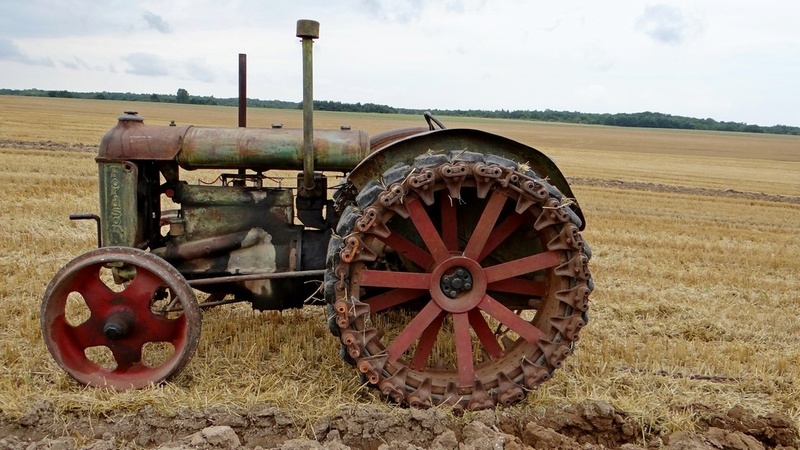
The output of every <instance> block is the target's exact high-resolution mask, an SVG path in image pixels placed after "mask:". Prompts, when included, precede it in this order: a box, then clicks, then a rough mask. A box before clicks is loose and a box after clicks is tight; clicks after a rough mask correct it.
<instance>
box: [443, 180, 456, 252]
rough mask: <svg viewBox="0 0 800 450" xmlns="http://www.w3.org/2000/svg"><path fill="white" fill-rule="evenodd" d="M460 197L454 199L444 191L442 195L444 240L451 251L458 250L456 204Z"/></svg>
mask: <svg viewBox="0 0 800 450" xmlns="http://www.w3.org/2000/svg"><path fill="white" fill-rule="evenodd" d="M457 201H458V199H452V198H450V197H448V196H446V195H444V193H443V194H442V195H441V196H440V202H439V204H440V205H441V210H442V241H444V245H445V247H447V249H448V250H450V251H451V252H453V251H458V216H457V215H456V212H457V210H456V205H455V204H453V202H457Z"/></svg>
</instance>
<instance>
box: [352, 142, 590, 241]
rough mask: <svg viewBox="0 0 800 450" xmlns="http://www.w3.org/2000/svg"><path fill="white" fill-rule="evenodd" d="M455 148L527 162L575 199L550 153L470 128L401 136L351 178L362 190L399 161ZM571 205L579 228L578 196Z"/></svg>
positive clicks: (355, 169)
mask: <svg viewBox="0 0 800 450" xmlns="http://www.w3.org/2000/svg"><path fill="white" fill-rule="evenodd" d="M453 150H466V151H470V152H478V153H483V154H492V155H495V156H500V157H503V158H506V159H509V160H511V161H514V162H516V163H518V164H527V165H528V166H529V167H530V169H531V170H532V171H533V172H534V173H536V175H537V176H539V177H540V178H547V179H548V180H549V182H550V184H551V185H553V186H555V187H556V188H558V190H559V191H561V193H562V194H564V196H565V197H568V198H571V199H575V196H574V194H573V193H572V189H571V188H570V186H569V183H567V180H566V178H564V175H563V174H562V173H561V170H559V168H558V166H556V164H555V163H554V162H553V160H552V159H550V158H549V157H548V156H547V155H545V154H544V153H542V152H540V151H539V150H536V149H535V148H533V147H529V146H527V145H525V144H522V143H520V142H517V141H514V140H512V139H508V138H506V137H502V136H498V135H496V134H492V133H487V132H485V131H480V130H474V129H469V128H447V129H443V130H434V131H428V132H423V133H419V134H414V135H412V136H410V137H405V138H401V139H398V140H396V141H394V142H392V143H390V144H388V145H385V146H383V147H380V148H378V149H377V150H375V151H374V152H373V153H370V154H369V155H368V156H367V157H366V158H364V160H363V161H361V162H360V163H359V164H358V165H357V166H356V167H355V168H354V169H353V171H352V172H350V175H349V177H348V178H349V180H350V182H352V183H353V185H354V186H355V187H356V188H357V189H358V190H359V191H360V190H361V189H362V188H363V187H364V186H365V185H366V184H367V183H368V182H369V181H370V180H375V179H379V178H380V176H381V174H383V173H384V172H385V171H386V170H387V169H389V168H390V167H392V166H394V165H396V164H398V163H402V164H408V163H410V162H411V161H413V160H414V158H415V157H416V156H419V155H422V154H425V153H446V152H450V151H453ZM571 208H572V210H573V212H575V214H577V215H578V217H579V218H580V219H581V226H580V229H581V230H583V229H584V227H585V226H586V220H585V218H584V216H583V212H582V211H581V208H580V205H579V204H578V203H577V199H575V204H574V205H572V206H571Z"/></svg>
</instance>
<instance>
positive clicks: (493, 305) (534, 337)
mask: <svg viewBox="0 0 800 450" xmlns="http://www.w3.org/2000/svg"><path fill="white" fill-rule="evenodd" d="M478 308H480V309H482V310H483V311H485V312H486V313H487V314H489V315H490V316H492V317H494V318H495V319H497V320H498V321H499V322H501V323H502V324H504V325H505V326H507V327H508V328H509V329H510V330H511V331H513V332H515V333H517V334H518V335H520V336H521V337H522V338H523V339H525V340H526V341H528V342H530V343H531V344H533V345H536V343H537V342H539V339H541V338H543V337H544V333H542V331H541V330H540V329H538V328H536V327H535V326H533V325H532V324H531V323H529V322H527V321H526V320H525V319H523V318H522V317H520V316H518V315H516V314H514V312H513V311H511V310H510V309H508V308H506V307H505V306H503V305H502V304H501V303H500V302H498V301H497V300H495V299H493V298H492V297H491V296H489V295H485V296H484V297H483V300H481V302H480V303H479V304H478Z"/></svg>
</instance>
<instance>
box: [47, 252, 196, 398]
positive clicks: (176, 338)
mask: <svg viewBox="0 0 800 450" xmlns="http://www.w3.org/2000/svg"><path fill="white" fill-rule="evenodd" d="M41 326H42V335H43V337H44V341H45V344H46V345H47V349H48V350H49V351H50V353H51V354H52V355H53V358H54V359H55V360H56V362H57V363H58V364H59V365H60V366H61V367H62V368H63V369H64V370H65V371H66V372H67V373H69V375H71V376H72V377H73V378H75V379H76V380H78V381H79V382H80V383H82V384H85V385H91V386H99V387H109V388H113V389H119V390H122V389H128V388H136V389H138V388H143V387H146V386H149V385H151V384H156V383H159V382H161V381H164V380H165V379H167V378H168V377H170V376H173V375H175V374H177V373H178V372H180V371H181V370H182V369H183V368H184V366H185V365H186V364H187V363H188V361H189V360H190V359H191V357H192V355H193V354H194V351H195V349H196V348H197V343H198V341H199V337H200V326H201V316H200V308H199V306H198V305H197V300H196V298H195V295H194V292H193V291H192V289H191V287H189V285H188V284H187V283H186V280H185V279H184V278H183V276H182V275H181V274H180V272H178V271H177V270H176V269H175V268H174V267H172V266H171V265H169V264H168V263H167V262H166V261H164V260H162V259H161V258H159V257H157V256H155V255H152V254H150V253H148V252H145V251H142V250H139V249H135V248H125V247H106V248H99V249H95V250H92V251H89V252H87V253H85V254H83V255H81V256H79V257H77V258H75V259H73V260H72V261H70V262H69V263H67V264H66V265H65V266H64V267H63V268H62V269H61V270H60V271H59V272H58V273H57V274H56V276H55V277H54V278H53V280H52V281H51V282H50V285H49V286H48V287H47V290H46V291H45V294H44V298H43V302H42V307H41Z"/></svg>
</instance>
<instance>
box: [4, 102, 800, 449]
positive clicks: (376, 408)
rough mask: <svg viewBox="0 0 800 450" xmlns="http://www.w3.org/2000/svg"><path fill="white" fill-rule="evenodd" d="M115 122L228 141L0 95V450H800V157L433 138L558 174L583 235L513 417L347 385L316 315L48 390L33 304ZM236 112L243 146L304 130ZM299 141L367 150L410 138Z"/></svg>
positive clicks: (692, 146) (91, 192)
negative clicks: (582, 273) (203, 449)
mask: <svg viewBox="0 0 800 450" xmlns="http://www.w3.org/2000/svg"><path fill="white" fill-rule="evenodd" d="M130 109H133V110H138V111H139V113H140V115H142V116H143V117H144V118H145V122H146V123H148V124H165V125H166V124H167V123H169V121H170V120H176V121H177V122H178V123H179V124H194V125H211V126H235V125H236V110H235V109H233V108H222V107H209V106H191V105H167V104H153V103H122V102H108V101H92V100H71V99H42V98H21V97H2V96H0V190H1V191H2V195H0V221H1V222H0V223H2V225H3V229H2V232H1V233H2V234H1V235H0V236H2V239H0V323H1V324H2V326H0V448H26V445H28V443H30V442H35V443H37V445H40V446H42V447H41V448H44V447H43V446H44V445H51V444H53V443H54V442H59V443H64V445H67V447H66V448H70V447H69V446H72V447H75V448H78V447H81V446H89V445H99V444H98V443H103V444H107V445H110V448H115V447H124V446H127V447H131V448H138V447H145V448H153V447H157V446H159V445H163V444H167V443H170V442H188V441H181V439H183V438H184V437H186V436H189V435H192V433H195V432H197V431H200V430H202V429H204V428H205V427H208V426H211V425H220V426H230V427H231V429H232V430H233V431H234V432H235V433H237V436H236V437H237V440H238V441H239V442H240V444H241V445H242V446H244V447H247V448H254V447H256V446H262V447H264V448H270V447H279V446H281V445H283V446H287V445H298V446H302V445H308V446H307V447H304V448H315V447H314V446H313V445H317V446H320V447H324V448H337V447H335V445H348V446H352V447H355V448H377V447H379V446H380V445H387V446H388V447H387V448H409V445H415V446H419V447H422V448H428V447H435V446H437V445H438V446H439V447H440V448H454V447H453V445H452V444H453V442H452V441H453V439H455V441H460V442H462V443H465V444H466V445H472V446H473V447H474V448H480V446H481V443H482V442H495V443H496V442H500V443H501V444H502V443H505V445H506V448H524V446H531V447H537V448H547V447H561V448H584V447H583V446H584V445H589V446H595V447H597V446H600V445H603V446H605V447H609V448H615V447H620V446H622V445H626V444H627V445H635V446H643V447H647V446H650V447H657V446H673V447H674V448H679V447H677V446H679V445H681V444H682V443H683V444H687V445H688V444H697V445H700V443H706V444H708V443H709V442H711V443H714V442H723V443H726V445H728V448H748V447H746V446H744V447H743V446H742V445H745V444H753V445H763V446H766V447H775V446H778V445H783V446H794V447H798V445H800V443H799V442H798V431H797V430H798V427H799V426H800V385H798V382H797V380H798V378H800V311H798V309H800V294H798V293H799V292H800V259H799V258H798V257H797V254H798V249H800V233H798V230H799V229H800V228H799V227H798V218H800V138H798V137H791V136H769V135H764V136H762V135H750V134H733V133H719V132H688V131H676V130H646V129H621V128H611V127H593V126H578V125H562V124H542V123H532V122H522V121H503V120H484V119H462V118H443V119H444V120H443V121H444V122H445V123H446V124H447V125H448V126H449V127H470V128H479V129H483V130H486V131H490V132H494V133H497V134H501V135H504V136H507V137H510V138H512V139H516V140H518V141H521V142H523V143H525V144H528V145H531V146H533V147H536V148H538V149H539V150H541V151H543V152H544V153H546V154H548V155H549V156H550V157H552V158H553V159H554V160H555V161H556V162H557V164H558V165H559V167H560V168H561V170H562V172H563V173H564V174H565V175H566V176H567V178H568V179H569V180H570V182H571V183H572V186H573V190H574V193H575V195H576V198H577V200H578V201H579V203H580V204H581V207H582V208H583V211H584V213H585V215H586V218H587V223H588V225H587V228H586V231H585V232H584V237H585V238H586V240H587V241H588V242H589V244H590V245H591V246H592V249H593V251H594V256H593V259H592V261H591V269H592V273H593V276H594V279H595V282H596V286H597V287H596V290H595V291H594V293H593V294H592V297H591V300H592V304H591V309H590V315H591V321H590V323H589V325H587V327H586V328H585V329H584V330H583V331H582V333H581V340H580V342H579V345H578V347H577V349H576V351H575V354H574V355H573V356H571V357H570V358H568V360H567V361H566V363H565V365H564V368H562V369H561V370H559V371H557V372H556V375H555V376H554V378H553V379H552V380H551V381H549V382H548V383H546V384H545V385H543V386H542V387H541V388H540V389H538V390H536V391H534V392H531V393H530V394H529V395H528V397H527V399H526V400H525V402H524V403H523V404H522V405H520V406H517V407H513V408H508V409H504V410H498V411H493V412H480V413H466V414H464V415H463V416H454V415H452V414H451V413H450V412H448V411H443V410H434V411H425V412H420V411H410V410H406V409H402V408H398V407H396V406H391V405H387V404H385V403H384V402H383V400H382V399H380V398H379V396H378V395H377V394H376V392H375V391H373V390H370V389H367V388H365V387H363V386H360V383H359V378H358V376H357V374H356V373H355V371H354V370H353V369H352V368H351V367H350V366H347V365H345V364H344V363H342V362H341V361H340V360H339V356H338V343H337V341H336V339H335V338H333V337H332V336H330V335H329V333H328V331H327V328H326V324H325V314H324V312H323V311H322V309H320V308H317V307H309V308H303V309H302V310H297V311H285V312H282V313H281V312H263V313H260V312H254V311H252V310H250V309H249V308H248V307H247V306H244V305H238V306H226V307H221V308H216V309H212V310H209V311H206V312H204V316H203V335H202V338H201V342H200V346H199V348H198V351H197V354H196V355H195V357H194V358H193V359H192V361H191V362H190V364H189V365H188V367H187V368H186V369H185V371H184V372H183V373H182V374H181V375H179V376H178V377H177V378H176V379H174V380H172V381H171V382H170V383H168V384H165V385H163V386H157V387H153V388H149V389H145V390H142V391H133V392H122V393H117V392H109V391H104V390H100V389H85V388H82V387H81V386H79V385H77V384H76V383H75V382H73V381H72V380H71V379H70V378H69V377H68V376H67V375H66V374H65V373H63V372H62V371H61V370H60V369H59V368H58V367H57V365H56V364H55V363H54V362H53V361H52V359H51V358H50V355H49V354H48V353H47V351H46V349H45V346H44V343H43V342H42V338H41V333H40V330H39V317H38V315H39V306H40V302H41V295H42V293H43V292H44V289H45V287H46V286H47V283H48V282H49V281H50V279H51V278H52V276H53V275H54V274H55V273H56V271H57V270H58V269H59V268H60V267H61V266H62V265H63V264H65V263H66V262H67V261H69V260H70V259H71V258H73V257H75V256H77V255H79V254H81V253H83V252H85V251H88V250H90V249H91V248H93V245H94V244H95V235H94V229H93V226H92V225H91V224H90V223H87V222H70V221H69V220H67V216H68V214H70V213H75V212H97V176H96V165H95V163H94V156H95V152H96V146H97V144H98V143H99V141H100V138H101V136H102V135H103V133H105V131H106V130H107V129H108V128H110V127H112V126H113V125H114V124H115V122H116V117H117V116H118V115H119V114H121V113H122V111H123V110H130ZM249 114H250V117H249V125H250V126H269V124H271V123H274V122H281V123H283V124H284V125H285V126H286V127H299V126H300V124H301V119H302V118H301V114H300V111H274V110H252V109H251V110H250V111H249ZM315 122H316V126H317V127H319V128H338V127H339V126H340V125H343V124H347V125H350V126H352V127H353V128H354V129H363V130H366V131H367V132H369V133H370V134H374V133H377V132H380V131H385V130H388V129H391V128H398V127H405V126H412V125H424V121H423V119H422V118H421V117H410V116H389V115H363V114H347V113H318V114H317V115H316V116H315ZM196 176H197V177H200V178H202V176H203V175H202V174H198V175H196ZM212 178H213V177H212ZM717 430H719V431H717ZM4 435H5V436H6V437H5V438H3V436H4ZM443 436H446V437H447V439H445V438H443ZM451 437H452V438H453V439H450V438H451ZM480 439H484V440H485V441H480ZM715 439H716V441H715ZM737 439H738V440H737ZM731 442H734V443H736V442H738V443H739V444H736V445H739V446H738V447H737V446H736V445H734V444H731ZM206 444H208V443H207V442H205V444H203V445H206ZM4 445H5V447H4ZM174 445H177V444H174ZM186 445H188V444H186ZM208 445H210V444H208ZM392 445H394V447H391V446H392ZM513 445H516V447H512V446H513ZM708 445H712V444H708ZM720 445H722V444H720ZM287 448H302V447H287ZM410 448H414V447H410ZM684 448H686V447H684ZM690 448H703V447H702V446H700V447H690ZM751 448H753V447H751ZM754 448H757V447H754Z"/></svg>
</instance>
